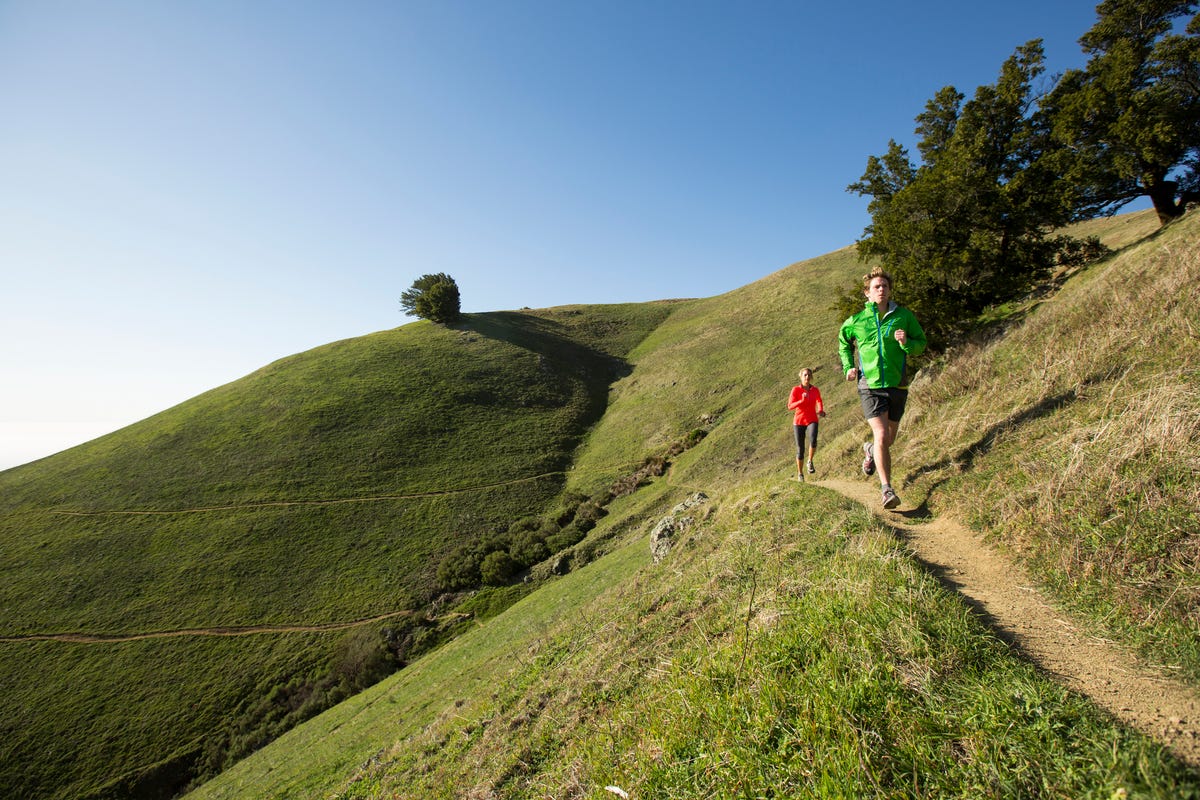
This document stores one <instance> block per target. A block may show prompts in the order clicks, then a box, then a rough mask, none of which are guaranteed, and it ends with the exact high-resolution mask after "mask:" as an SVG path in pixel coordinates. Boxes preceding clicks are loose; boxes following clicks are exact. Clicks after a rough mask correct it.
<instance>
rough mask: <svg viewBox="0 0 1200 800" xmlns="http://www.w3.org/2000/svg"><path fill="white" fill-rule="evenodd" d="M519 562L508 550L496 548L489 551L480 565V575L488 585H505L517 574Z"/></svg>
mask: <svg viewBox="0 0 1200 800" xmlns="http://www.w3.org/2000/svg"><path fill="white" fill-rule="evenodd" d="M517 567H518V565H517V562H516V561H514V560H513V557H512V556H510V555H509V554H508V553H507V552H505V551H503V550H496V551H495V552H492V553H488V554H487V556H486V557H485V558H484V559H483V563H481V564H480V565H479V575H480V578H481V579H482V580H483V582H484V583H485V584H487V585H488V586H503V585H504V584H506V583H508V582H509V581H511V580H512V576H513V575H514V574H516V571H517Z"/></svg>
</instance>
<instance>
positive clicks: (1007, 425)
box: [902, 381, 1090, 519]
mask: <svg viewBox="0 0 1200 800" xmlns="http://www.w3.org/2000/svg"><path fill="white" fill-rule="evenodd" d="M1089 383H1090V381H1089ZM1078 397H1079V393H1078V391H1076V390H1075V389H1070V390H1068V391H1066V392H1062V393H1060V394H1056V395H1054V396H1053V397H1047V398H1045V399H1044V400H1041V401H1039V402H1038V403H1036V404H1034V405H1032V406H1030V407H1029V408H1027V409H1025V410H1024V411H1019V412H1017V413H1016V414H1013V415H1012V416H1010V417H1007V418H1005V419H1003V420H1001V421H999V422H997V423H996V424H995V425H992V426H991V427H990V428H988V429H987V430H986V431H984V432H983V435H982V436H980V437H979V438H978V439H977V440H975V441H974V442H973V443H971V444H969V445H967V446H966V447H965V448H963V449H962V450H960V451H959V452H957V453H955V454H953V455H949V456H946V457H945V458H943V459H941V460H939V461H935V462H934V463H932V464H926V465H924V466H921V467H918V468H917V469H916V470H915V471H913V472H911V473H909V474H908V475H906V476H905V477H904V483H903V484H902V485H903V486H904V487H905V488H907V487H909V486H912V485H913V484H915V483H916V482H917V481H919V480H921V478H923V477H925V476H926V475H929V474H931V473H936V472H940V471H942V470H945V469H949V468H951V467H955V470H954V472H955V474H957V473H959V472H963V471H965V470H968V469H970V468H971V467H972V466H973V465H974V463H975V459H976V458H978V457H979V456H982V455H986V454H987V453H988V452H989V451H990V450H991V449H992V448H993V447H994V446H995V444H996V440H997V439H998V438H1000V435H1001V434H1002V433H1005V432H1006V431H1010V430H1013V429H1014V428H1019V427H1021V426H1022V425H1025V424H1027V423H1029V422H1032V421H1033V420H1036V419H1040V418H1041V417H1045V416H1048V415H1050V414H1053V413H1054V412H1055V411H1057V410H1059V409H1060V408H1063V407H1065V406H1067V405H1068V404H1070V403H1072V402H1073V401H1075V400H1076V399H1078ZM949 479H950V476H946V477H944V478H942V479H941V480H938V481H935V482H934V483H933V484H932V485H930V487H929V489H928V490H927V492H926V500H925V502H923V503H922V504H921V506H920V507H919V508H918V509H916V511H920V510H922V509H924V511H925V516H928V515H929V509H928V504H929V500H928V495H931V494H933V493H934V491H936V490H937V488H938V487H940V486H941V485H942V484H943V483H945V482H946V481H948V480H949ZM910 513H915V512H910ZM920 518H921V519H923V518H924V517H920Z"/></svg>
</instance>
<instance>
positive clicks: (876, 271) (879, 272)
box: [862, 267, 896, 291]
mask: <svg viewBox="0 0 1200 800" xmlns="http://www.w3.org/2000/svg"><path fill="white" fill-rule="evenodd" d="M875 278H883V279H884V280H885V281H887V282H888V288H889V289H892V288H894V287H895V285H896V284H895V282H894V281H893V280H892V276H891V275H889V274H888V273H886V272H884V270H883V267H873V268H872V269H871V271H870V272H868V273H867V274H866V275H863V277H862V282H863V290H864V291H865V290H866V289H868V288H869V287H870V286H871V281H872V280H873V279H875Z"/></svg>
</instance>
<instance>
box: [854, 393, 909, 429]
mask: <svg viewBox="0 0 1200 800" xmlns="http://www.w3.org/2000/svg"><path fill="white" fill-rule="evenodd" d="M858 399H859V400H860V401H861V402H862V410H863V416H864V417H866V418H867V419H871V418H873V417H882V416H884V415H886V416H887V418H888V419H890V420H891V421H892V422H899V421H900V418H901V417H903V416H904V405H905V404H906V403H907V402H908V389H859V390H858Z"/></svg>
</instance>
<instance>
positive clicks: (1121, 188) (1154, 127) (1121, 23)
mask: <svg viewBox="0 0 1200 800" xmlns="http://www.w3.org/2000/svg"><path fill="white" fill-rule="evenodd" d="M1196 7H1197V3H1196V2H1195V0H1104V2H1102V3H1101V4H1100V5H1099V6H1097V8H1096V11H1097V13H1098V15H1099V19H1098V20H1097V22H1096V24H1095V25H1094V26H1093V27H1092V28H1091V30H1089V31H1088V32H1087V33H1086V34H1084V36H1083V37H1082V38H1081V39H1080V40H1079V43H1080V45H1081V46H1082V47H1083V50H1084V52H1085V53H1087V54H1088V55H1089V56H1090V59H1089V61H1088V63H1087V68H1086V69H1084V70H1070V71H1068V72H1066V73H1065V74H1064V75H1063V77H1062V79H1061V80H1060V81H1059V83H1058V86H1057V87H1056V88H1055V90H1054V91H1053V92H1052V93H1051V94H1050V96H1049V97H1048V98H1047V99H1046V102H1045V103H1044V107H1045V108H1046V110H1047V112H1048V113H1049V115H1050V116H1051V117H1052V118H1053V134H1054V138H1055V141H1056V142H1057V143H1058V144H1060V145H1062V147H1063V149H1062V150H1061V151H1060V152H1059V153H1058V154H1057V155H1056V158H1057V160H1058V162H1059V170H1060V171H1061V173H1062V175H1063V177H1064V180H1066V181H1067V182H1068V183H1069V184H1071V185H1072V186H1073V187H1074V188H1075V189H1076V191H1077V199H1076V201H1075V202H1076V205H1077V215H1078V216H1079V217H1080V218H1087V217H1090V216H1094V215H1095V214H1097V213H1113V212H1115V211H1117V210H1118V209H1120V208H1121V207H1122V206H1124V205H1125V204H1126V203H1128V202H1130V201H1131V200H1135V199H1137V198H1138V197H1143V196H1146V197H1149V198H1150V201H1151V202H1152V203H1153V204H1154V209H1155V211H1157V212H1158V217H1159V220H1160V221H1161V222H1162V223H1163V224H1166V223H1167V222H1169V221H1170V220H1172V219H1174V218H1176V217H1178V216H1180V215H1181V214H1183V211H1184V207H1185V206H1186V204H1187V203H1188V202H1195V201H1200V14H1198V15H1195V16H1193V17H1192V19H1191V21H1190V22H1189V23H1188V25H1187V27H1186V31H1185V33H1182V34H1177V33H1173V32H1172V31H1173V29H1174V25H1175V21H1176V20H1179V19H1181V18H1183V17H1185V16H1186V15H1188V14H1191V13H1194V12H1195V11H1196Z"/></svg>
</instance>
